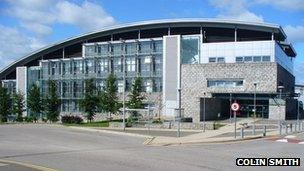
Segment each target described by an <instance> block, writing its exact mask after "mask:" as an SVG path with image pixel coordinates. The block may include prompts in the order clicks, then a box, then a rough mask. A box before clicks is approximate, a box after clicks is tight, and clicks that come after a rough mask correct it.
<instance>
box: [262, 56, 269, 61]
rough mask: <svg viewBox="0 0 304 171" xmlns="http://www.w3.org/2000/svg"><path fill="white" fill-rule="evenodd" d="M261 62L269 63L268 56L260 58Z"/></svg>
mask: <svg viewBox="0 0 304 171" xmlns="http://www.w3.org/2000/svg"><path fill="white" fill-rule="evenodd" d="M262 61H263V62H270V56H262Z"/></svg>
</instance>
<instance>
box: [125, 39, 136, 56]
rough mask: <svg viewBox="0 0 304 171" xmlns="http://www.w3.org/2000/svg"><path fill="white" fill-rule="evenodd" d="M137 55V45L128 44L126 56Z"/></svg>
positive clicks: (133, 43) (134, 43)
mask: <svg viewBox="0 0 304 171" xmlns="http://www.w3.org/2000/svg"><path fill="white" fill-rule="evenodd" d="M136 53H137V43H136V42H132V43H126V54H127V55H134V54H136Z"/></svg>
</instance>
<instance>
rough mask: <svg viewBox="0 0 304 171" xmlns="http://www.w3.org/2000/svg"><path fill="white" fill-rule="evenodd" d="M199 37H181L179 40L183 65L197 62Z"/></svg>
mask: <svg viewBox="0 0 304 171" xmlns="http://www.w3.org/2000/svg"><path fill="white" fill-rule="evenodd" d="M199 44H200V38H199V36H195V37H194V36H183V37H182V40H181V59H182V63H184V64H195V63H198V62H199V49H200V48H199Z"/></svg>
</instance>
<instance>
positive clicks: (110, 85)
mask: <svg viewBox="0 0 304 171" xmlns="http://www.w3.org/2000/svg"><path fill="white" fill-rule="evenodd" d="M120 107H121V104H120V103H119V101H118V96H117V85H116V77H115V75H114V74H110V75H109V76H108V78H107V80H106V85H105V87H104V88H103V91H102V92H101V93H100V95H99V109H100V111H103V112H107V113H109V119H110V120H111V119H112V114H115V113H117V112H118V111H119V108H120Z"/></svg>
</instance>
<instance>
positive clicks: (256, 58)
mask: <svg viewBox="0 0 304 171" xmlns="http://www.w3.org/2000/svg"><path fill="white" fill-rule="evenodd" d="M253 62H261V56H254V57H253Z"/></svg>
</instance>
